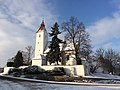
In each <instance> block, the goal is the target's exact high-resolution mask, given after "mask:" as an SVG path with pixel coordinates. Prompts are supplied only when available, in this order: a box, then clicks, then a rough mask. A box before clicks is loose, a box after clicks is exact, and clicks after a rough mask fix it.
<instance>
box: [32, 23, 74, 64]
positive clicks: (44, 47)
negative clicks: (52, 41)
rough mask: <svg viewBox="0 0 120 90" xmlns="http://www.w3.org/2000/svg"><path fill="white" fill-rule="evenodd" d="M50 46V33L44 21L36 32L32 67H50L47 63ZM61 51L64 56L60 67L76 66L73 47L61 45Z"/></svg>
mask: <svg viewBox="0 0 120 90" xmlns="http://www.w3.org/2000/svg"><path fill="white" fill-rule="evenodd" d="M48 46H49V41H48V33H47V30H46V28H45V23H44V21H42V23H41V25H40V28H39V29H38V31H37V32H36V44H35V57H34V58H33V60H32V65H37V66H43V65H49V62H47V61H46V58H45V56H46V54H47V53H48V51H49V48H48ZM60 51H61V53H62V56H61V62H59V65H76V60H75V55H74V49H73V48H72V45H70V44H69V45H67V44H65V43H60ZM54 65H55V63H54Z"/></svg>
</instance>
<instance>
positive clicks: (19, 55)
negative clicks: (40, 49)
mask: <svg viewBox="0 0 120 90" xmlns="http://www.w3.org/2000/svg"><path fill="white" fill-rule="evenodd" d="M22 65H23V57H22V52H20V51H18V52H17V55H16V56H15V59H14V66H15V67H20V66H22Z"/></svg>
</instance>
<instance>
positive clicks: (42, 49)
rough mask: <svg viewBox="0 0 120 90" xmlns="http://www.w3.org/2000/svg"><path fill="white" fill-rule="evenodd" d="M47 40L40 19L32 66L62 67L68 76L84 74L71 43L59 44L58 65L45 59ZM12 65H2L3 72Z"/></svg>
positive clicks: (47, 49)
mask: <svg viewBox="0 0 120 90" xmlns="http://www.w3.org/2000/svg"><path fill="white" fill-rule="evenodd" d="M48 46H49V41H48V33H47V30H46V28H45V24H44V21H42V23H41V25H40V28H39V29H38V31H37V32H36V42H35V57H34V58H33V59H32V66H39V67H41V68H43V69H44V70H52V69H54V68H55V67H63V68H64V69H65V71H66V75H68V76H84V75H85V72H84V65H77V64H76V60H75V54H74V53H75V51H74V48H73V46H72V44H69V45H66V44H63V43H61V44H60V51H61V62H59V65H57V64H55V63H54V64H52V65H49V62H47V60H46V55H47V53H48V52H49V50H50V49H49V48H48ZM25 67H27V66H21V67H19V68H25ZM11 68H14V67H4V72H3V74H8V71H9V69H11Z"/></svg>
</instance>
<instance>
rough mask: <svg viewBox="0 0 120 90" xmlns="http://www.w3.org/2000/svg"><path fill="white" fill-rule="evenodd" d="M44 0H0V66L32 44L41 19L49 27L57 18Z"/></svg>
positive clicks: (51, 7)
mask: <svg viewBox="0 0 120 90" xmlns="http://www.w3.org/2000/svg"><path fill="white" fill-rule="evenodd" d="M45 1H46V0H1V1H0V62H1V63H0V66H3V65H5V62H6V61H7V59H8V58H11V57H12V56H14V55H15V54H16V52H17V51H18V50H23V49H24V48H25V47H26V46H27V45H34V40H35V32H36V31H37V29H38V28H39V25H40V23H41V20H42V19H43V18H44V19H45V23H46V26H47V29H49V28H48V27H50V26H51V25H52V24H53V23H54V21H56V20H57V15H55V13H53V10H54V8H53V7H54V6H51V5H52V4H50V3H46V2H45Z"/></svg>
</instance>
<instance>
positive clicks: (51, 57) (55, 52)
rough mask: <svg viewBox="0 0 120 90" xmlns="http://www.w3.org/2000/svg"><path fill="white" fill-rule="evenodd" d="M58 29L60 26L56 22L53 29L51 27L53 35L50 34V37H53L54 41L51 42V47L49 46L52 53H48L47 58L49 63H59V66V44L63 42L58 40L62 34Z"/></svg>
mask: <svg viewBox="0 0 120 90" xmlns="http://www.w3.org/2000/svg"><path fill="white" fill-rule="evenodd" d="M58 27H59V25H58V24H57V22H56V23H55V24H54V25H53V27H51V28H52V30H51V33H49V34H50V37H52V41H51V42H50V46H49V48H50V51H49V52H48V54H47V56H46V58H47V61H49V63H50V65H51V64H52V63H55V62H57V64H58V61H60V46H59V43H61V42H62V40H60V39H59V38H58V34H61V32H60V31H59V29H58Z"/></svg>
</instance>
